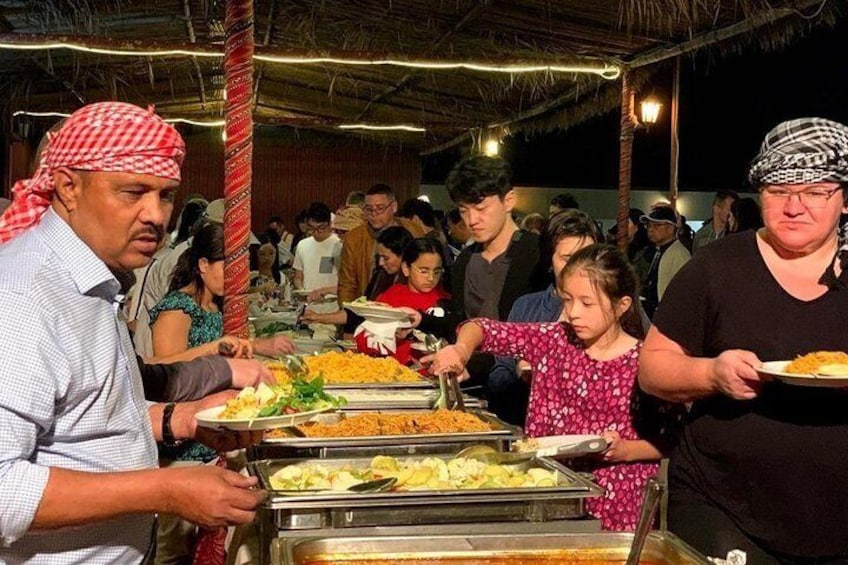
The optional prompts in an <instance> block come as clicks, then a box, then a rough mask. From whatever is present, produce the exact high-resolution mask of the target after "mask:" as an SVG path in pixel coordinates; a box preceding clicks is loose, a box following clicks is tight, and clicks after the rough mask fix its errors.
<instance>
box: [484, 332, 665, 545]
mask: <svg viewBox="0 0 848 565" xmlns="http://www.w3.org/2000/svg"><path fill="white" fill-rule="evenodd" d="M473 322H474V323H476V324H479V325H480V326H481V327H482V328H483V333H484V336H485V337H484V340H483V344H482V346H481V348H480V349H481V351H485V352H488V353H494V354H496V355H503V356H510V357H517V358H521V359H524V360H526V361H527V362H529V363H530V365H531V366H532V367H533V382H532V384H531V388H530V405H529V407H528V411H527V422H526V426H525V432H526V433H527V435H528V436H530V437H541V436H548V435H564V434H600V433H601V432H604V431H606V430H615V431H617V432H618V433H619V434H620V435H621V437H622V438H623V439H630V440H633V439H640V438H644V437H654V436H662V435H665V434H666V433H668V432H669V431H670V430H671V428H672V426H664V425H662V424H660V422H662V421H664V418H663V417H662V414H660V412H659V411H658V410H650V411H651V412H652V414H647V415H646V417H644V420H647V421H650V420H653V421H651V422H650V424H649V425H648V426H647V427H653V428H654V430H650V431H648V432H647V433H645V432H643V433H637V431H636V429H637V427H638V428H639V429H640V430H642V429H644V427H643V426H640V424H641V423H645V422H640V421H639V419H640V418H642V416H641V415H640V414H641V413H642V412H643V411H644V410H643V409H644V408H647V404H648V403H647V402H645V399H644V395H643V394H640V392H639V389H638V386H636V376H637V372H638V368H639V352H640V350H641V348H642V342H639V343H638V344H637V345H635V346H634V347H633V348H632V349H630V350H629V351H627V352H626V353H624V354H623V355H621V356H619V357H617V358H615V359H610V360H606V361H597V360H595V359H592V358H591V357H589V356H588V355H587V354H586V351H585V349H584V348H583V346H582V344H581V342H580V340H579V339H577V338H576V336H574V334H573V333H572V332H571V331H570V327H569V326H568V325H567V324H563V323H557V322H554V323H506V322H496V321H493V320H487V319H482V318H480V319H475V320H473ZM569 466H570V467H572V468H574V469H577V470H580V471H589V472H591V473H592V474H593V475H594V477H595V481H596V482H597V483H598V484H599V485H600V486H601V487H603V488H604V489H605V490H606V493H605V494H604V496H603V497H598V498H590V499H588V501H587V509H588V510H589V512H590V513H591V514H592V515H594V516H595V517H597V518H598V519H600V520H601V527H602V528H603V529H605V530H614V531H623V530H632V529H634V528H635V527H636V521H637V520H638V517H639V510H640V507H641V503H642V496H643V489H644V486H645V483H646V481H647V480H648V479H649V478H650V477H652V476H654V475H655V474H656V473H657V470H658V469H659V465H658V464H654V463H616V464H610V463H605V462H603V461H601V460H599V459H589V458H583V459H579V460H577V459H575V460H573V461H571V462H570V464H569Z"/></svg>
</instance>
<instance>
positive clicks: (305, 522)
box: [248, 455, 603, 530]
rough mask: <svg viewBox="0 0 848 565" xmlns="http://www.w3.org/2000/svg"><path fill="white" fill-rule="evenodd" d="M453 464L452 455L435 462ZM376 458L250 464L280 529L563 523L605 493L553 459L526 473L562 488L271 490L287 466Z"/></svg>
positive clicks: (360, 463) (355, 463) (362, 463)
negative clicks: (541, 472) (538, 471)
mask: <svg viewBox="0 0 848 565" xmlns="http://www.w3.org/2000/svg"><path fill="white" fill-rule="evenodd" d="M436 457H440V458H441V459H445V460H449V459H452V458H453V456H452V455H441V456H436ZM370 461H371V458H370V457H367V458H352V459H325V460H314V459H282V460H271V461H268V460H266V461H257V462H254V463H250V464H249V465H248V469H249V471H250V473H251V474H254V475H256V476H257V477H259V481H260V484H261V486H262V488H264V489H266V490H269V492H270V496H269V497H268V499H267V501H266V502H265V507H266V508H267V509H268V510H271V511H272V512H271V516H272V520H273V523H274V525H275V526H276V527H277V528H278V529H284V530H291V529H319V528H345V527H359V526H377V525H387V524H391V525H395V526H397V525H417V524H443V523H463V522H487V521H489V522H495V521H499V522H504V521H530V522H542V521H548V520H564V519H573V518H582V517H584V516H585V514H586V512H585V508H584V502H585V499H586V498H588V497H593V496H599V495H601V494H602V493H603V489H602V488H601V487H599V486H597V485H596V484H594V483H593V482H591V481H590V480H588V479H587V478H586V477H584V476H582V475H579V474H578V473H576V472H574V471H572V470H570V469H567V468H566V467H564V466H562V465H561V464H559V463H557V462H556V461H553V460H550V459H534V460H532V461H528V462H526V463H525V464H524V465H523V468H524V469H529V468H531V467H539V468H543V469H547V470H552V471H556V473H557V482H558V484H557V486H555V487H540V488H502V489H476V490H432V491H410V492H380V493H367V494H357V493H351V492H347V491H345V492H332V493H330V492H326V491H325V492H288V493H282V492H278V491H273V489H271V481H270V477H271V475H273V474H274V473H275V472H276V471H278V470H279V469H281V468H283V467H286V466H288V465H295V464H303V463H310V462H314V463H320V464H322V465H324V466H330V467H344V466H351V467H368V466H369V464H370Z"/></svg>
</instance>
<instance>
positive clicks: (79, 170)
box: [0, 102, 265, 564]
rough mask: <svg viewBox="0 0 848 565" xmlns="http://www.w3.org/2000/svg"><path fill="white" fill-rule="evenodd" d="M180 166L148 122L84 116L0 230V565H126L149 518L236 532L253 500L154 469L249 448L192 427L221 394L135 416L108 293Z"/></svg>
mask: <svg viewBox="0 0 848 565" xmlns="http://www.w3.org/2000/svg"><path fill="white" fill-rule="evenodd" d="M184 155H185V144H184V142H183V140H182V138H181V137H180V135H179V133H178V132H177V131H176V130H175V129H174V128H173V127H172V126H170V125H168V124H166V123H165V122H164V121H163V120H162V119H161V118H159V117H158V116H156V115H155V114H154V113H153V111H152V109H148V110H145V109H142V108H139V107H136V106H133V105H130V104H124V103H116V102H105V103H98V104H92V105H89V106H86V107H84V108H82V109H80V110H78V111H77V112H75V113H74V114H73V115H72V116H71V117H69V118H68V119H67V120H66V121H65V122H64V123H63V124H62V125H61V127H60V128H59V129H58V131H57V132H56V133H55V134H54V135H51V136H50V137H49V140H48V143H47V147H46V149H44V151H43V152H42V155H41V158H40V160H39V166H38V170H37V171H36V173H35V175H34V176H33V177H32V178H31V179H28V180H26V181H22V182H21V183H18V184H17V185H16V186H15V188H14V202H13V204H12V206H11V207H10V208H9V209H7V210H6V212H5V213H4V214H3V217H2V218H0V243H2V244H0V335H2V336H3V339H2V340H0V374H2V375H3V378H4V385H6V386H5V388H4V389H2V390H0V429H3V430H4V432H3V434H2V436H0V498H2V499H3V501H4V502H3V505H0V562H2V563H7V562H15V563H17V562H22V561H27V562H30V561H32V562H50V563H57V564H61V563H138V562H141V561H142V559H143V557H144V552H145V550H147V551H148V552H149V551H150V546H149V543H148V542H149V540H150V526H151V525H152V514H154V513H165V512H170V513H173V514H176V515H179V516H181V517H183V518H185V519H187V520H189V521H191V522H192V523H197V524H200V525H203V526H206V527H220V526H228V525H236V524H243V523H249V522H251V521H252V520H253V518H254V510H255V508H256V507H257V506H258V505H259V504H260V502H261V501H262V499H263V498H264V496H265V495H264V493H261V492H255V491H253V490H252V488H253V487H255V486H256V484H257V481H256V479H255V478H250V477H243V476H241V475H240V474H238V473H236V472H233V471H229V470H226V469H223V468H215V467H205V466H204V467H191V468H182V469H159V468H158V466H157V457H156V447H155V442H154V439H158V440H160V441H165V442H177V441H180V440H184V439H195V440H198V441H203V442H204V443H206V444H207V445H210V446H214V447H215V448H217V449H219V450H221V451H228V450H231V449H237V448H239V447H242V446H244V445H245V444H248V443H250V442H255V441H256V439H257V438H256V437H255V436H239V435H237V434H234V433H219V432H213V431H205V430H204V429H203V428H199V427H197V422H196V420H195V418H194V415H195V414H196V413H197V412H198V411H199V410H202V409H204V408H205V407H211V406H216V405H220V404H222V403H223V402H224V401H225V400H226V399H227V398H230V397H231V396H232V391H224V392H223V393H221V395H220V396H218V395H212V396H209V397H206V398H204V399H202V400H198V401H195V402H176V403H174V402H171V403H168V404H161V403H160V404H150V405H148V404H146V403H145V402H144V397H143V392H144V391H143V388H142V378H141V374H140V371H139V367H138V366H137V364H136V361H135V359H134V356H132V354H131V352H132V343H131V341H130V337H129V334H128V331H127V328H126V325H125V324H123V323H121V320H120V318H119V316H118V311H119V309H118V308H119V303H120V291H121V288H120V282H121V281H119V280H118V279H119V278H121V275H122V274H123V273H130V272H131V271H132V270H133V269H135V268H138V267H141V266H144V265H145V264H147V263H148V262H149V260H150V257H151V256H152V255H153V253H154V252H155V250H156V249H157V247H158V244H159V242H160V241H161V238H162V237H163V235H164V231H165V226H166V225H167V222H168V219H169V217H170V214H171V210H172V207H173V195H174V193H175V192H176V189H177V187H178V185H179V180H180V164H181V163H182V160H183V157H184ZM10 240H11V241H10ZM57 398H58V399H60V400H61V402H59V401H57V400H56V399H57ZM118 492H120V493H121V494H120V495H117V494H115V493H118ZM70 527H73V529H71V528H70ZM38 530H55V531H52V532H51V533H50V535H49V536H46V535H40V533H39V532H38Z"/></svg>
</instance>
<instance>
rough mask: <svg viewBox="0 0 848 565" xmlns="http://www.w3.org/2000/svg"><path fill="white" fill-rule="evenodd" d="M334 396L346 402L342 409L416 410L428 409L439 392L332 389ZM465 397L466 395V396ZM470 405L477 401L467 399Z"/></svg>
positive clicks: (410, 389) (420, 389)
mask: <svg viewBox="0 0 848 565" xmlns="http://www.w3.org/2000/svg"><path fill="white" fill-rule="evenodd" d="M333 394H334V395H335V396H343V397H344V398H345V400H347V404H345V406H344V409H345V410H348V411H351V410H360V411H362V410H367V411H369V412H372V411H375V410H418V409H430V408H432V407H433V405H434V404H435V402H436V399H437V398H438V396H439V391H438V390H436V389H430V388H378V387H371V388H367V389H366V388H358V389H352V388H334V389H333ZM466 397H467V395H466ZM467 398H468V402H469V403H470V404H472V405H473V404H475V403H476V404H479V399H476V398H472V397H467Z"/></svg>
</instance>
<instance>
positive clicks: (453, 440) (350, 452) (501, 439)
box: [248, 410, 523, 461]
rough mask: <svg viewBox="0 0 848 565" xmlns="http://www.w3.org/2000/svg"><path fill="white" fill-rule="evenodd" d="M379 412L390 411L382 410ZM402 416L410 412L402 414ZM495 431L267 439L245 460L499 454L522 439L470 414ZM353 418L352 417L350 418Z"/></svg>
mask: <svg viewBox="0 0 848 565" xmlns="http://www.w3.org/2000/svg"><path fill="white" fill-rule="evenodd" d="M379 412H388V413H391V412H392V411H391V410H389V411H386V410H382V411H379ZM403 412H406V413H408V412H410V411H408V410H404V411H403ZM469 412H471V413H472V414H475V415H476V416H477V417H479V418H480V419H481V420H483V421H484V422H487V423H489V424H490V425H492V427H493V428H494V429H492V430H490V431H485V432H463V433H441V434H410V435H395V436H386V435H383V436H360V437H336V438H328V437H298V436H292V437H281V438H268V439H265V440H264V441H263V442H262V443H261V444H258V445H255V446H253V447H251V448H250V449H249V452H248V459H250V460H252V461H255V460H259V459H281V458H286V459H293V458H319V459H328V458H337V457H369V456H374V455H394V456H407V455H432V454H450V453H456V452H458V451H459V450H461V449H462V448H464V447H467V446H469V445H471V444H482V445H488V446H491V447H493V448H495V449H496V450H498V451H507V450H509V447H510V445H511V444H512V443H513V442H514V441H516V440H519V439H521V438H522V437H523V434H522V433H521V429H520V428H518V427H515V426H511V425H509V424H507V423H505V422H502V421H501V420H499V419H498V418H497V417H496V416H495V415H493V414H489V413H488V412H483V411H480V410H470V411H469ZM352 415H355V413H354V414H352ZM342 417H344V415H343V413H340V412H333V413H329V414H320V415H318V416H316V417H315V418H314V419H315V420H316V421H319V422H322V423H326V424H333V423H336V422H338V421H339V420H340V419H341V418H342Z"/></svg>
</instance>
